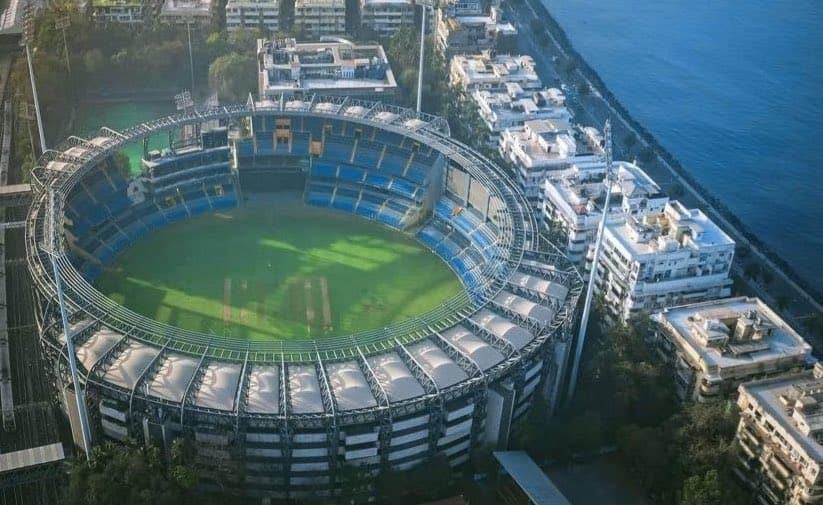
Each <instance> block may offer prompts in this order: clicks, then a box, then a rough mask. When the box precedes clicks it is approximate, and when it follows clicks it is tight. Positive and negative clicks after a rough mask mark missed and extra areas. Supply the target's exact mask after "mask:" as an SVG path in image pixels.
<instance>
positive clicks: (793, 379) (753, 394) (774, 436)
mask: <svg viewBox="0 0 823 505" xmlns="http://www.w3.org/2000/svg"><path fill="white" fill-rule="evenodd" d="M821 404H823V367H821V365H820V364H819V363H818V364H816V365H815V366H814V369H813V370H807V371H805V372H803V373H800V374H793V375H788V376H783V377H777V378H772V379H766V380H761V381H754V382H747V383H745V384H742V385H741V386H740V395H739V396H738V399H737V405H738V407H739V408H740V424H739V425H738V428H737V435H736V437H735V439H736V441H737V446H738V448H739V449H740V450H739V456H738V462H739V465H738V466H737V467H736V468H735V470H736V472H737V474H738V476H740V477H741V479H742V480H743V481H744V482H745V483H746V484H748V485H749V486H751V487H752V488H753V490H754V492H755V493H756V494H757V503H787V504H792V505H795V504H797V505H799V504H805V503H820V498H821V496H823V472H821V466H823V445H821V440H823V408H821Z"/></svg>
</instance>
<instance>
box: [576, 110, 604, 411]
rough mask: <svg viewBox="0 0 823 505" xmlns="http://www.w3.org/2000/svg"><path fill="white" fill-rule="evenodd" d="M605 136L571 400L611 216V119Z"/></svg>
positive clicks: (578, 371)
mask: <svg viewBox="0 0 823 505" xmlns="http://www.w3.org/2000/svg"><path fill="white" fill-rule="evenodd" d="M603 137H604V142H605V146H604V147H605V154H606V160H605V161H606V178H605V182H606V199H605V201H604V202H603V215H602V216H601V217H600V223H599V224H598V226H597V236H596V238H595V240H594V255H593V256H592V269H591V272H589V282H588V284H587V286H586V298H585V299H584V302H583V315H582V316H581V318H580V331H579V333H578V334H577V342H576V345H575V349H574V361H573V363H572V372H571V376H570V377H569V391H568V396H567V398H566V400H567V401H570V400H571V399H572V397H573V396H574V390H575V389H576V388H577V375H578V374H579V373H580V359H581V358H582V356H583V347H584V346H585V344H586V332H587V331H588V328H589V312H590V311H591V308H592V298H593V296H594V278H595V276H596V275H597V263H598V262H599V261H600V249H601V248H602V246H603V233H604V231H605V229H606V220H607V219H608V217H609V200H611V197H612V186H613V184H614V181H613V179H614V171H613V170H612V125H611V121H610V120H608V119H607V120H606V124H605V126H604V127H603Z"/></svg>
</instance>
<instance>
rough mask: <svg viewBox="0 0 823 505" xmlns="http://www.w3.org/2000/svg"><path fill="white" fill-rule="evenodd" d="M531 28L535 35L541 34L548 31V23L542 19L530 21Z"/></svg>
mask: <svg viewBox="0 0 823 505" xmlns="http://www.w3.org/2000/svg"><path fill="white" fill-rule="evenodd" d="M529 27H530V28H531V29H532V31H533V32H534V33H539V32H542V31H545V30H546V22H545V21H543V20H542V19H538V18H532V19H531V20H530V21H529Z"/></svg>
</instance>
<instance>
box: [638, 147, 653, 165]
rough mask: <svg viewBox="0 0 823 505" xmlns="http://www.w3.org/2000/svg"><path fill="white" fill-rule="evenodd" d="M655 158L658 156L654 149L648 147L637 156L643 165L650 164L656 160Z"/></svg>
mask: <svg viewBox="0 0 823 505" xmlns="http://www.w3.org/2000/svg"><path fill="white" fill-rule="evenodd" d="M655 156H656V154H655V152H654V149H652V148H651V147H646V148H644V149H643V150H642V151H640V154H639V155H638V156H637V158H638V159H639V160H640V161H642V162H643V163H650V162H651V161H652V160H654V158H655Z"/></svg>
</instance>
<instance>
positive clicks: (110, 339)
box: [77, 327, 123, 370]
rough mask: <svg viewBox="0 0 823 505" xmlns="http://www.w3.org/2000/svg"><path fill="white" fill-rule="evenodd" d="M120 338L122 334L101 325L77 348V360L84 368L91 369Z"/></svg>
mask: <svg viewBox="0 0 823 505" xmlns="http://www.w3.org/2000/svg"><path fill="white" fill-rule="evenodd" d="M122 339H123V335H121V334H119V333H117V332H115V331H112V330H110V329H108V328H106V327H101V328H100V329H99V330H97V331H96V332H95V333H94V334H93V335H92V336H91V337H90V338H89V339H88V340H86V341H85V342H83V344H82V345H81V346H80V347H78V348H77V360H78V361H80V363H81V364H82V365H83V367H84V368H85V369H86V370H91V367H92V366H94V364H95V363H97V360H99V359H100V357H101V356H103V355H104V354H106V353H107V352H109V350H111V348H112V347H114V346H115V345H117V342H120V340H122Z"/></svg>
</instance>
